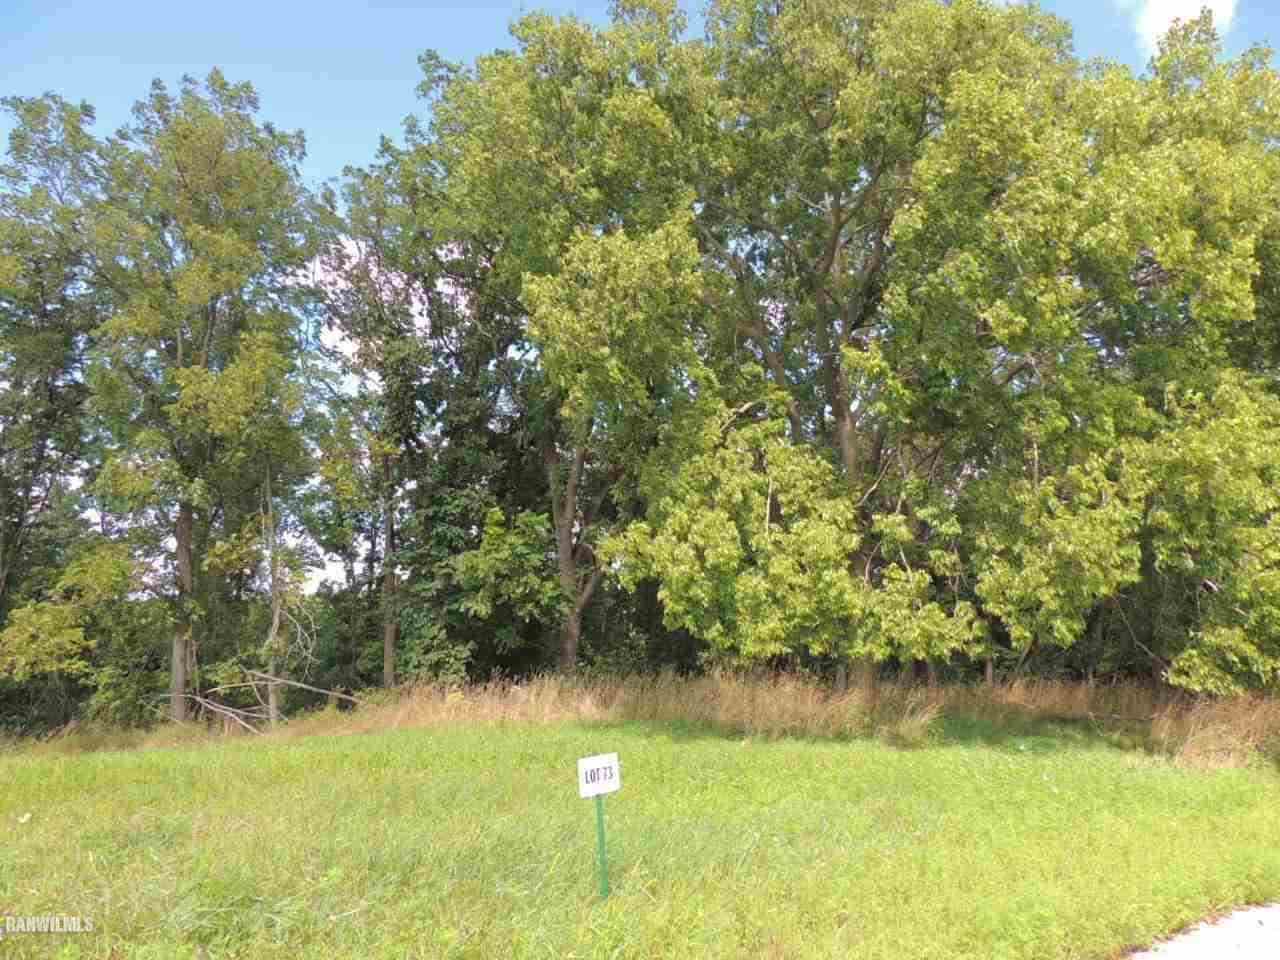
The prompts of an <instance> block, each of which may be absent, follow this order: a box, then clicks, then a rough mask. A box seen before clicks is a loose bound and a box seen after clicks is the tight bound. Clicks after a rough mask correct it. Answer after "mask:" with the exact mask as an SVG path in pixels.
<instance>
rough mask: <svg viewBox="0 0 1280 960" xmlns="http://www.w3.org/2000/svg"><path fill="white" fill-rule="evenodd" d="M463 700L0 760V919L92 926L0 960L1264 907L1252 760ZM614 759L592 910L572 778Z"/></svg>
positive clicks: (899, 945)
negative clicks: (606, 754)
mask: <svg viewBox="0 0 1280 960" xmlns="http://www.w3.org/2000/svg"><path fill="white" fill-rule="evenodd" d="M693 693H696V691H693ZM459 697H460V695H454V697H453V698H452V699H451V698H450V697H448V696H442V697H439V698H437V699H438V700H439V704H440V706H438V707H437V708H433V709H435V712H434V713H432V714H431V716H432V717H433V718H434V720H433V722H430V723H426V722H421V723H420V725H416V726H408V727H407V728H402V729H381V730H379V729H373V730H370V731H368V732H356V733H346V734H344V735H335V734H334V733H325V732H323V731H324V730H326V729H329V730H354V729H358V727H357V726H355V724H356V721H355V720H354V719H352V718H354V717H355V716H357V715H356V714H346V715H343V717H344V718H346V719H345V720H341V721H339V720H335V719H330V720H325V719H324V718H317V719H313V720H311V721H303V722H302V723H300V724H295V725H294V726H293V727H292V728H291V730H290V731H286V732H285V733H284V734H281V735H278V736H270V737H264V738H261V739H253V738H250V737H242V738H223V739H219V740H216V741H212V742H200V743H195V744H192V745H188V746H184V747H176V748H175V747H170V748H164V749H142V750H116V751H110V750H106V751H97V752H91V753H70V754H65V755H64V754H61V753H59V752H57V751H55V750H50V749H34V750H33V749H18V750H14V749H11V750H7V751H4V752H0V784H2V786H0V825H2V827H3V831H4V832H3V836H4V841H3V843H2V844H0V915H3V914H10V915H32V914H36V915H38V914H64V915H78V916H88V917H91V918H92V919H93V922H94V931H93V932H92V933H88V934H82V935H78V936H65V937H53V936H42V935H34V934H32V935H16V936H10V937H8V938H6V939H5V940H3V941H0V957H5V958H7V957H11V956H12V957H26V956H48V955H54V956H61V957H99V958H105V957H154V958H156V960H170V958H180V957H208V958H222V957H242V958H250V957H252V958H286V957H288V958H293V957H299V956H306V957H311V956H314V957H371V958H372V957H378V958H381V957H387V958H391V957H396V958H400V957H503V958H505V957H547V958H561V957H602V958H603V957H690V958H701V957H860V958H893V960H907V958H919V960H927V958H961V957H972V958H983V960H989V958H1010V960H1011V958H1028V960H1031V958H1035V960H1055V958H1098V960H1101V958H1109V957H1115V956H1118V955H1119V954H1120V953H1121V952H1122V951H1123V950H1124V948H1126V947H1129V946H1133V945H1137V944H1143V943H1147V942H1150V941H1151V940H1152V939H1153V938H1155V937H1157V936H1158V935H1161V934H1164V933H1168V932H1171V931H1173V930H1175V929H1177V928H1179V927H1181V926H1184V925H1186V924H1188V923H1190V922H1192V921H1194V920H1196V919H1199V918H1201V917H1203V916H1205V915H1207V914H1209V913H1212V912H1215V911H1218V910H1221V909H1224V908H1226V907H1229V906H1233V905H1238V904H1244V903H1250V902H1262V901H1267V900H1275V899H1280V772H1278V771H1277V769H1276V766H1275V764H1274V762H1272V761H1268V760H1264V759H1261V758H1259V759H1257V760H1254V761H1251V762H1246V763H1237V764H1234V765H1229V766H1226V767H1223V768H1219V769H1197V768H1196V767H1194V766H1189V765H1186V764H1181V763H1178V762H1175V761H1174V760H1172V759H1170V758H1168V757H1166V756H1162V755H1160V754H1159V753H1156V752H1152V751H1151V750H1149V749H1145V748H1142V747H1140V746H1136V745H1134V744H1133V743H1132V742H1130V741H1129V740H1126V739H1125V738H1124V737H1121V736H1118V735H1116V734H1114V733H1113V732H1108V731H1106V730H1101V729H1099V728H1097V727H1090V726H1088V725H1085V724H1080V723H1077V722H1065V721H1064V722H1058V723H1054V722H1040V723H1037V724H1031V723H1025V724H1022V725H1020V726H1019V725H1016V724H1015V725H1010V724H1007V723H1006V724H1002V725H993V724H992V723H990V722H986V721H981V720H974V719H972V718H970V719H967V720H966V719H963V718H948V717H947V716H946V715H937V716H932V717H928V718H926V721H927V722H925V723H924V727H925V729H923V732H922V731H920V730H916V731H915V733H914V734H912V736H910V737H905V735H904V736H903V737H897V738H895V737H892V736H890V737H884V736H863V737H845V738H834V739H833V738H814V737H808V738H797V737H764V736H760V735H756V736H750V735H743V734H741V733H725V732H723V731H717V730H716V729H715V728H713V727H711V726H709V725H707V724H705V723H698V724H690V723H682V722H679V721H675V720H665V721H662V722H656V721H652V720H649V721H645V720H638V719H619V716H618V711H616V710H611V709H609V708H608V707H607V705H606V706H601V705H600V703H598V702H594V703H590V702H589V703H588V704H587V705H586V706H585V707H581V708H580V709H578V710H576V711H574V712H572V713H571V715H567V716H566V715H562V713H563V711H561V712H557V711H554V710H546V711H542V712H543V713H545V716H544V717H542V718H541V719H538V718H537V717H535V716H534V714H535V713H538V711H530V710H523V711H516V712H515V713H503V712H502V711H497V712H494V711H489V712H487V713H486V712H484V711H479V712H475V713H473V714H471V715H469V714H468V712H467V711H466V710H465V709H459V708H458V702H459ZM460 699H461V701H463V702H465V700H466V698H465V697H461V698H460ZM525 702H526V704H527V700H526V701H525ZM633 712H634V711H633ZM593 717H594V719H593ZM406 718H409V719H412V716H411V715H409V714H405V713H404V711H403V709H402V710H401V712H400V713H398V714H395V720H394V722H393V723H389V724H386V725H390V726H394V725H397V724H399V725H401V726H402V727H405V726H406V724H405V723H402V721H405V720H406ZM418 720H419V721H422V718H421V717H419V718H418ZM343 724H345V726H344V725H343ZM304 732H305V733H310V734H311V735H308V736H298V735H297V734H299V733H304ZM908 732H910V731H908ZM908 740H910V742H911V743H914V744H915V745H914V746H904V745H900V744H901V743H906V742H907V741H908ZM612 750H616V751H618V752H619V754H620V755H621V758H622V764H623V779H624V786H623V789H622V791H621V792H620V793H619V794H617V795H615V796H613V797H611V798H610V799H609V801H608V804H607V811H608V814H607V815H608V824H609V840H610V859H611V867H612V871H611V874H612V881H613V895H612V896H611V897H610V898H608V899H607V900H603V901H602V900H601V899H600V898H599V897H598V895H597V892H596V878H595V873H594V870H595V864H594V859H593V857H594V844H595V834H594V820H593V808H592V805H591V802H590V801H584V800H579V799H578V797H577V795H576V787H575V760H576V758H577V757H579V756H581V755H585V754H589V753H595V752H603V751H612Z"/></svg>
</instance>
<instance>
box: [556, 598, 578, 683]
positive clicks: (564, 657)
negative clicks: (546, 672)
mask: <svg viewBox="0 0 1280 960" xmlns="http://www.w3.org/2000/svg"><path fill="white" fill-rule="evenodd" d="M581 637H582V614H581V613H579V612H578V611H577V610H576V609H575V610H573V611H571V612H570V613H569V614H567V615H566V616H565V619H564V623H563V624H562V625H561V627H560V656H559V666H560V672H561V673H573V671H574V670H575V669H576V668H577V666H578V643H579V641H580V640H581Z"/></svg>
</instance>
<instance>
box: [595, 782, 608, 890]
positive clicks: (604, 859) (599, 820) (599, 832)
mask: <svg viewBox="0 0 1280 960" xmlns="http://www.w3.org/2000/svg"><path fill="white" fill-rule="evenodd" d="M596 843H597V845H598V847H599V851H598V853H599V856H598V859H599V861H600V896H602V897H607V896H608V895H609V858H608V856H607V855H606V854H605V852H604V795H603V794H599V793H597V794H596Z"/></svg>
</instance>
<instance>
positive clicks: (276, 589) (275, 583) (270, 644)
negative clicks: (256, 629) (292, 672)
mask: <svg viewBox="0 0 1280 960" xmlns="http://www.w3.org/2000/svg"><path fill="white" fill-rule="evenodd" d="M263 499H264V500H265V501H266V502H265V503H264V505H263V515H262V526H263V531H262V533H263V538H264V539H265V540H266V544H267V572H268V575H269V576H270V578H271V626H270V627H269V628H268V632H267V643H266V648H267V672H268V673H270V674H271V676H273V677H278V676H280V656H279V651H280V621H281V620H282V619H283V617H284V592H283V590H282V587H281V583H280V545H279V543H278V542H277V540H276V514H275V505H274V503H273V502H272V497H271V475H270V473H268V474H267V480H266V483H265V485H264V488H263ZM267 720H268V722H269V723H270V724H271V726H273V727H275V726H277V725H278V724H279V723H280V684H278V683H276V682H275V681H274V680H271V681H268V683H267Z"/></svg>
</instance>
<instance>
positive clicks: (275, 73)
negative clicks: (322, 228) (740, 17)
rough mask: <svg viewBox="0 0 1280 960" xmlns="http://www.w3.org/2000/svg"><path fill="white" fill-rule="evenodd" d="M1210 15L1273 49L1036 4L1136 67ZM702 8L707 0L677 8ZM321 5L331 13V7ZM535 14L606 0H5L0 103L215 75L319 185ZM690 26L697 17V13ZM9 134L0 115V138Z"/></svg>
mask: <svg viewBox="0 0 1280 960" xmlns="http://www.w3.org/2000/svg"><path fill="white" fill-rule="evenodd" d="M1202 4H1203V5H1207V6H1209V7H1210V8H1211V9H1212V10H1213V11H1214V14H1215V19H1216V20H1217V22H1218V23H1219V25H1220V27H1222V26H1225V27H1226V31H1225V36H1226V41H1227V49H1228V52H1230V53H1235V52H1238V51H1240V50H1242V49H1244V48H1246V47H1248V46H1249V45H1251V44H1253V43H1267V44H1269V45H1275V46H1280V2H1277V0H1042V2H1041V6H1043V7H1044V8H1045V9H1046V10H1049V11H1050V12H1053V13H1055V14H1057V15H1058V16H1060V17H1063V18H1064V19H1066V20H1068V21H1070V22H1071V23H1072V24H1073V26H1074V27H1075V32H1076V50H1077V53H1079V54H1080V55H1081V56H1082V57H1097V56H1101V57H1107V58H1109V59H1112V60H1119V61H1122V62H1125V63H1128V64H1130V65H1131V66H1133V67H1134V68H1135V69H1141V68H1142V67H1143V66H1144V65H1145V64H1146V62H1147V59H1148V58H1149V56H1150V54H1151V51H1152V50H1153V49H1154V44H1155V40H1156V38H1157V37H1158V36H1159V35H1160V34H1161V33H1162V32H1163V30H1164V29H1165V28H1166V27H1167V26H1168V24H1169V22H1170V21H1171V20H1172V19H1173V18H1174V17H1178V16H1181V17H1187V16H1193V15H1195V13H1197V12H1198V11H1199V9H1200V7H1201V5H1202ZM685 5H686V7H687V8H689V9H693V10H700V9H701V7H702V0H685ZM326 8H328V9H326ZM529 10H547V11H550V12H552V13H558V14H563V13H573V14H576V15H578V16H581V17H584V18H586V19H589V20H593V21H596V22H600V23H603V22H604V21H605V20H606V19H607V10H608V3H607V0H526V2H524V3H520V2H509V0H506V2H504V0H473V2H471V3H467V4H460V3H448V2H443V3H442V2H436V0H419V2H416V3H414V2H411V0H382V2H374V3H369V4H367V5H365V6H364V7H363V8H358V7H357V6H356V5H354V4H344V5H338V4H333V5H328V4H324V3H316V2H315V0H307V2H303V0H220V2H218V3H180V2H179V3H175V2H173V0H0V96H10V95H21V96H34V95H37V94H40V93H44V92H46V91H52V92H54V93H58V94H61V95H62V96H63V97H65V98H67V99H69V100H74V101H80V100H87V101H88V102H89V103H91V104H93V105H94V107H95V108H96V109H97V112H98V130H99V132H100V133H107V132H110V131H113V130H115V129H116V128H117V127H119V126H120V125H121V124H123V123H126V122H128V120H129V108H130V106H131V105H132V104H133V103H134V101H136V100H138V99H139V98H140V97H142V96H143V95H145V94H146V91H147V89H148V87H149V85H150V83H151V80H152V79H153V78H156V77H159V78H160V79H162V80H165V81H166V82H167V83H169V84H171V85H174V84H176V83H177V82H178V80H179V79H180V78H181V77H182V75H183V74H192V75H195V76H198V77H199V76H204V75H205V74H207V73H208V71H209V69H210V68H211V67H214V66H217V67H220V68H221V69H222V71H223V73H224V74H225V75H226V76H227V78H228V79H229V80H232V81H240V80H249V81H250V82H252V83H253V85H254V86H255V87H256V88H257V90H258V94H259V97H260V99H261V102H262V114H261V115H262V117H263V119H266V120H270V121H272V122H273V123H275V124H276V126H278V127H281V128H283V129H287V130H296V129H301V130H303V131H304V132H305V133H306V135H307V144H308V156H307V160H306V163H305V164H304V169H303V172H304V175H305V176H306V178H307V180H308V181H309V182H311V183H312V184H313V185H318V184H319V183H320V182H322V181H324V180H326V179H328V178H330V177H335V176H337V175H338V174H340V173H341V171H342V168H343V166H344V165H346V164H356V165H360V164H365V163H368V162H369V161H370V160H371V159H372V158H373V155H374V152H375V150H376V148H377V144H378V140H379V137H380V136H382V135H383V134H387V135H390V136H392V137H396V136H398V133H399V131H400V128H401V124H402V121H403V120H404V118H405V116H407V115H408V114H410V113H415V112H421V106H422V105H421V103H420V102H419V101H418V100H417V98H416V95H415V92H414V89H415V87H416V85H417V83H418V80H419V71H418V66H417V56H418V54H419V53H420V52H421V51H423V50H425V49H436V50H438V51H439V52H440V53H441V54H442V55H443V56H444V57H445V58H446V59H449V60H456V61H470V60H472V59H474V58H475V57H476V56H477V55H479V54H482V53H486V52H488V51H491V50H493V49H496V48H499V47H507V46H510V43H509V37H508V33H507V28H508V26H509V25H510V23H511V22H512V20H513V19H515V18H516V17H518V16H519V15H520V14H521V13H522V12H526V11H529ZM694 20H695V22H696V20H697V18H696V17H695V18H694ZM7 130H8V127H7V125H6V124H5V121H4V120H3V119H0V134H6V133H7Z"/></svg>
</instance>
